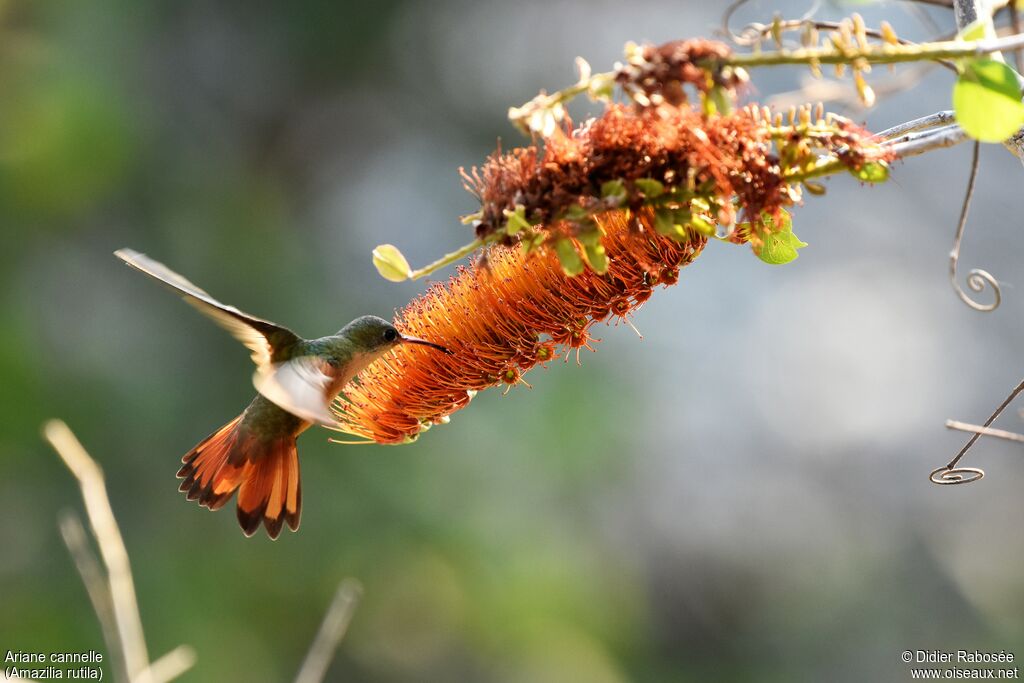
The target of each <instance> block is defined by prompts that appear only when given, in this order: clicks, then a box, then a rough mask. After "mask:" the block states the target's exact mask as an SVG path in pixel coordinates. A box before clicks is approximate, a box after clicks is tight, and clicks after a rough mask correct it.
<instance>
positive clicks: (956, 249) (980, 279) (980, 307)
mask: <svg viewBox="0 0 1024 683" xmlns="http://www.w3.org/2000/svg"><path fill="white" fill-rule="evenodd" d="M980 147H981V145H980V143H978V142H975V143H974V148H973V154H972V156H971V175H970V177H969V178H968V180H967V193H966V194H965V195H964V203H963V206H962V208H961V209H960V222H959V223H958V224H957V227H956V237H955V238H954V239H953V250H952V251H951V252H949V282H950V284H951V285H953V290H954V291H955V292H956V293H957V296H959V297H960V300H961V301H963V302H964V303H965V304H967V305H968V306H970V307H971V308H973V309H974V310H976V311H984V312H988V311H994V310H995V309H996V308H998V307H999V304H1000V303H1001V302H1002V300H1003V295H1002V292H1001V291H1000V289H999V282H998V281H997V280H996V279H995V278H994V277H992V274H991V273H989V272H988V271H987V270H982V269H980V268H974V269H973V270H971V272H970V273H968V275H967V287H968V288H969V289H970V290H971V291H972V292H982V291H984V290H985V288H986V287H991V288H992V295H993V296H994V297H995V298H994V299H993V300H992V303H990V304H980V303H978V302H977V301H975V300H974V299H972V298H971V297H970V295H968V294H967V292H965V291H964V290H963V287H961V286H960V282H959V281H958V280H959V279H958V278H957V274H956V266H957V261H959V260H960V243H961V242H962V241H963V238H964V228H965V227H966V226H967V215H968V214H969V213H970V210H971V198H972V197H973V196H974V186H975V184H976V181H977V180H978V150H979V148H980Z"/></svg>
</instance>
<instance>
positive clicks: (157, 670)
mask: <svg viewBox="0 0 1024 683" xmlns="http://www.w3.org/2000/svg"><path fill="white" fill-rule="evenodd" d="M195 663H196V651H195V650H193V649H192V648H191V647H189V646H188V645H179V646H178V647H176V648H174V649H173V650H171V651H170V652H168V653H167V654H165V655H164V656H163V657H160V658H159V659H157V660H156V661H155V662H153V663H152V664H150V665H149V672H148V673H149V678H150V680H151V681H152V682H153V683H167V681H173V680H174V679H175V678H177V677H178V676H180V675H181V674H183V673H185V672H186V671H188V670H189V669H191V668H192V665H194V664H195Z"/></svg>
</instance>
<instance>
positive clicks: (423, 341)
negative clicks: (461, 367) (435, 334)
mask: <svg viewBox="0 0 1024 683" xmlns="http://www.w3.org/2000/svg"><path fill="white" fill-rule="evenodd" d="M402 343H403V344H421V345H423V346H429V347H431V348H435V349H437V350H438V351H441V352H442V353H447V354H448V355H449V356H450V355H452V352H451V351H449V350H448V349H446V348H445V347H443V346H441V345H440V344H435V343H434V342H428V341H427V340H426V339H420V338H419V337H407V336H405V335H404V334H403V335H402Z"/></svg>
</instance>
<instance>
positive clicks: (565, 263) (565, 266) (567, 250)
mask: <svg viewBox="0 0 1024 683" xmlns="http://www.w3.org/2000/svg"><path fill="white" fill-rule="evenodd" d="M555 253H556V254H558V260H559V262H560V263H561V264H562V272H564V273H565V274H566V275H568V276H570V277H572V276H574V275H579V274H580V273H582V272H583V259H581V258H580V254H579V252H578V251H576V245H574V244H573V243H572V240H571V239H569V238H567V237H563V238H562V239H560V240H558V241H557V242H555Z"/></svg>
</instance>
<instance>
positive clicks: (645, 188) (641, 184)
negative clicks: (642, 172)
mask: <svg viewBox="0 0 1024 683" xmlns="http://www.w3.org/2000/svg"><path fill="white" fill-rule="evenodd" d="M633 184H634V185H636V189H638V190H640V191H641V192H643V193H644V196H645V197H646V198H647V199H654V198H655V197H657V196H659V195H660V194H661V193H663V192H664V191H665V186H664V185H662V184H661V183H660V182H659V181H657V180H655V179H654V178H637V179H636V180H634V181H633Z"/></svg>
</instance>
